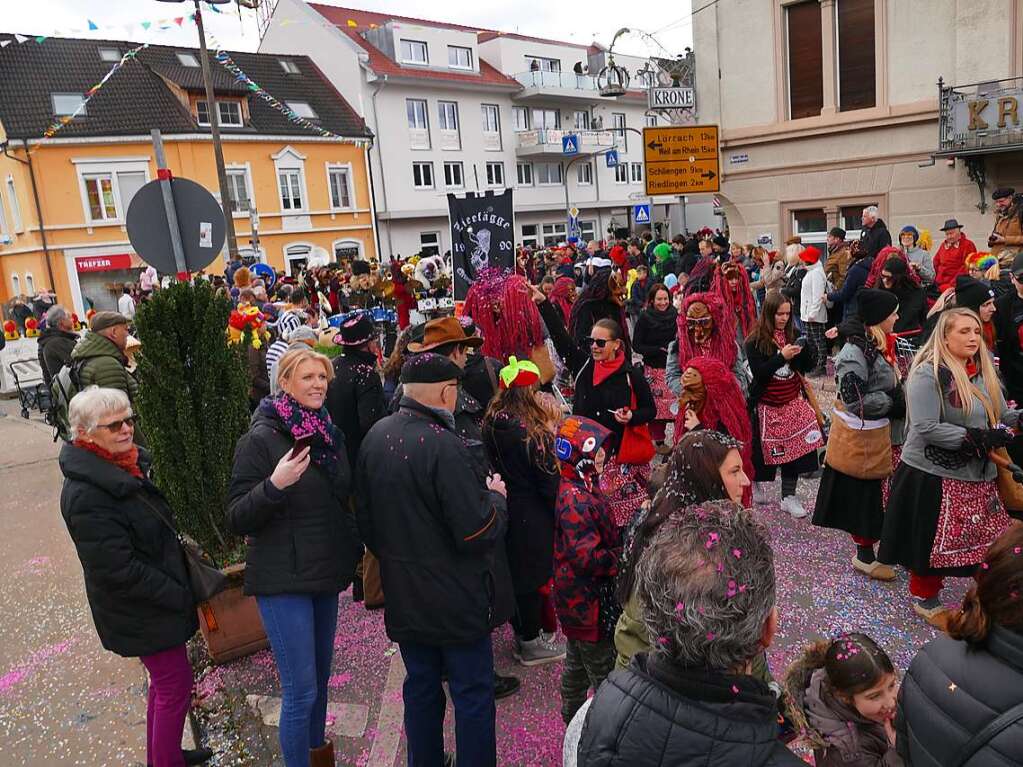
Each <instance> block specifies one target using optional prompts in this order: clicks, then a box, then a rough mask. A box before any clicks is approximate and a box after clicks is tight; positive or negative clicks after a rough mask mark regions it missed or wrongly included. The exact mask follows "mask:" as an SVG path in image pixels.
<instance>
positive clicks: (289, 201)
mask: <svg viewBox="0 0 1023 767" xmlns="http://www.w3.org/2000/svg"><path fill="white" fill-rule="evenodd" d="M277 183H278V186H279V187H280V192H281V210H302V209H303V207H304V206H303V204H302V171H301V170H299V169H298V168H279V169H278V171H277Z"/></svg>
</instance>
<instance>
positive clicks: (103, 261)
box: [75, 253, 131, 274]
mask: <svg viewBox="0 0 1023 767" xmlns="http://www.w3.org/2000/svg"><path fill="white" fill-rule="evenodd" d="M75 269H76V270H77V271H78V273H79V274H87V273H88V272H115V271H119V270H124V269H131V253H117V254H114V255H112V256H78V257H77V258H76V259H75Z"/></svg>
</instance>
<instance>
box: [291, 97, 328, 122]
mask: <svg viewBox="0 0 1023 767" xmlns="http://www.w3.org/2000/svg"><path fill="white" fill-rule="evenodd" d="M284 103H285V104H286V105H287V107H288V109H290V110H291V111H292V112H294V113H295V114H296V115H297V116H298V117H304V118H305V119H306V120H319V119H320V118H319V117H318V116H317V114H316V111H315V110H314V109H313V108H312V107H311V106H309V102H308V101H285V102H284Z"/></svg>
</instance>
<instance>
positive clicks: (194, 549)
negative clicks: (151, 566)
mask: <svg viewBox="0 0 1023 767" xmlns="http://www.w3.org/2000/svg"><path fill="white" fill-rule="evenodd" d="M139 500H140V501H142V503H144V504H145V505H146V506H148V507H149V509H150V511H152V512H153V513H154V514H155V515H156V516H157V517H158V518H159V519H160V521H161V522H163V523H164V524H165V525H166V526H167V529H168V530H170V531H171V532H172V533H173V534H174V537H175V538H176V539H177V541H178V544H179V545H180V546H181V550H182V552H184V555H185V570H186V571H187V572H188V585H189V587H190V588H191V589H192V596H193V597H195V601H196V604H201V603H203V602H208V601H209V600H211V599H212V598H213V597H215V596H216V595H217V594H219V593H220V592H221V591H223V590H224V589H225V588H227V576H226V575H224V573H222V572H221V571H220V570H219V569H218V568H217V566H216V563H215V562H214V561H213V560H212V559H211V558H210V557H209V556H207V554H206V552H204V551H203V550H202V548H201V547H200V546H199V544H198V543H196V542H195V541H193V540H192V539H191V538H189V537H188V536H187V535H184V534H183V533H179V532H178V531H177V529H176V528H175V527H174V525H172V524H171V523H170V522H168V521H167V518H166V517H165V516H164V515H163V514H162V513H161V512H160V510H159V509H157V508H156V506H154V505H153V504H152V503H150V502H149V499H148V498H146V497H145V496H143V495H139Z"/></svg>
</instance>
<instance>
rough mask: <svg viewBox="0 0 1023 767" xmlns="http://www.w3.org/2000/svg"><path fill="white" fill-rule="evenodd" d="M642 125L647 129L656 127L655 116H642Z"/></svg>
mask: <svg viewBox="0 0 1023 767" xmlns="http://www.w3.org/2000/svg"><path fill="white" fill-rule="evenodd" d="M643 125H645V126H646V127H647V128H656V127H657V115H643Z"/></svg>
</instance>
